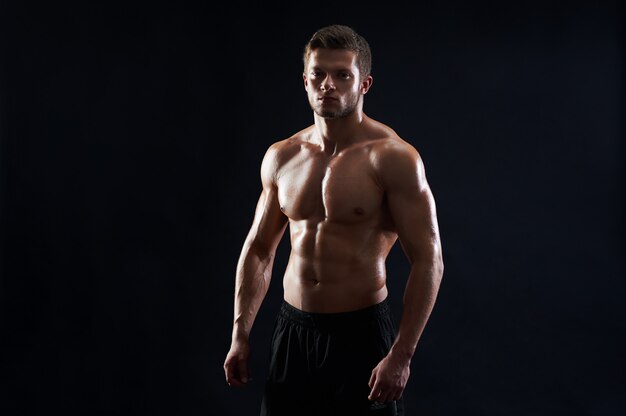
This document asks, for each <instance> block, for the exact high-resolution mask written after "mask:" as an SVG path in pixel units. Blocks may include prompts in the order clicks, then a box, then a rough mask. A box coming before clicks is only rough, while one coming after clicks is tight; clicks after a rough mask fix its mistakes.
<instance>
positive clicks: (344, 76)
mask: <svg viewBox="0 0 626 416" xmlns="http://www.w3.org/2000/svg"><path fill="white" fill-rule="evenodd" d="M341 78H343V79H348V78H350V74H346V73H343V74H341Z"/></svg>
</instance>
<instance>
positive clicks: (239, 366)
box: [224, 339, 250, 387]
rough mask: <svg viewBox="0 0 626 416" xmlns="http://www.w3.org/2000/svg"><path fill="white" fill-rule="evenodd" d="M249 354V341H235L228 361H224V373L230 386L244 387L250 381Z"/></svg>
mask: <svg viewBox="0 0 626 416" xmlns="http://www.w3.org/2000/svg"><path fill="white" fill-rule="evenodd" d="M249 354H250V346H249V344H248V341H247V340H243V339H236V340H233V342H232V344H231V345H230V351H228V355H227V356H226V361H224V372H225V373H226V382H227V383H228V385H229V386H235V387H243V386H245V385H246V383H247V382H248V380H250V378H249V374H248V355H249Z"/></svg>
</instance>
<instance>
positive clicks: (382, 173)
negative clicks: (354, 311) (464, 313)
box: [369, 144, 443, 402]
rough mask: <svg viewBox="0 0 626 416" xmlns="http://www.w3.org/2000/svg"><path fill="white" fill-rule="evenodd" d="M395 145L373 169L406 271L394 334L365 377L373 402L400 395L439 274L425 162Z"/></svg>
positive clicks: (436, 232) (437, 239) (410, 149)
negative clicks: (400, 308)
mask: <svg viewBox="0 0 626 416" xmlns="http://www.w3.org/2000/svg"><path fill="white" fill-rule="evenodd" d="M396 146H397V147H395V146H394V147H393V148H391V149H389V148H388V149H387V150H386V151H385V152H383V153H382V154H381V156H380V158H379V162H378V166H377V170H378V172H377V173H378V176H379V178H380V181H381V182H382V186H383V188H384V190H385V193H386V195H387V203H388V206H389V210H390V213H391V216H392V219H393V222H394V224H395V227H396V230H397V232H398V237H399V240H400V244H401V246H402V249H403V250H404V253H405V254H406V256H407V258H408V259H409V262H410V264H411V271H410V274H409V278H408V280H407V283H406V286H405V290H404V298H403V308H402V316H401V319H400V325H399V329H398V334H397V336H396V339H395V341H394V343H393V346H392V347H391V350H390V351H389V353H388V354H387V356H386V357H385V358H384V359H383V360H382V361H381V362H380V363H379V364H378V365H377V366H376V368H374V370H373V371H372V376H371V378H370V382H369V386H370V388H371V389H372V390H371V392H370V396H369V399H370V400H375V401H378V402H386V401H392V400H397V399H399V398H400V396H401V395H402V392H403V391H404V387H405V386H406V383H407V381H408V378H409V373H410V364H411V359H412V357H413V354H414V353H415V350H416V348H417V343H418V341H419V339H420V337H421V335H422V332H423V331H424V328H425V326H426V322H427V321H428V318H429V316H430V313H431V311H432V309H433V307H434V305H435V299H436V298H437V292H438V291H439V285H440V283H441V279H442V276H443V257H442V252H441V240H440V237H439V227H438V224H437V213H436V208H435V200H434V198H433V195H432V192H431V190H430V187H429V185H428V182H427V180H426V173H425V170H424V164H423V162H422V159H421V157H420V155H419V153H418V152H417V150H416V149H415V148H413V147H412V146H410V145H408V144H406V145H404V144H403V145H402V146H401V145H396ZM400 146H401V147H400Z"/></svg>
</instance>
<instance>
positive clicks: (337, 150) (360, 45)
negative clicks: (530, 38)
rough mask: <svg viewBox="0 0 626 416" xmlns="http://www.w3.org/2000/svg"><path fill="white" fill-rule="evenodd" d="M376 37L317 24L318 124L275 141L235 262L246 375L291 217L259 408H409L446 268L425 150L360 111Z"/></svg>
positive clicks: (312, 50) (238, 343)
mask: <svg viewBox="0 0 626 416" xmlns="http://www.w3.org/2000/svg"><path fill="white" fill-rule="evenodd" d="M370 68H371V53H370V49H369V45H368V43H367V41H366V40H365V39H364V38H363V37H361V36H360V35H358V34H357V33H355V32H354V31H353V30H352V29H351V28H349V27H347V26H341V25H332V26H328V27H325V28H322V29H320V30H318V31H317V32H316V33H315V34H314V35H313V36H312V38H311V40H310V41H309V42H308V43H307V45H306V47H305V52H304V73H303V79H304V88H305V90H306V92H307V95H308V100H309V104H310V106H311V109H312V110H313V113H314V114H313V116H314V121H315V123H314V124H313V125H311V126H309V127H307V128H305V129H303V130H302V131H299V132H298V133H296V134H294V135H293V136H291V137H289V138H286V139H284V140H281V141H277V142H275V143H273V144H272V145H271V146H269V148H268V149H267V151H266V153H265V155H264V157H263V161H262V163H261V182H262V188H263V189H262V192H261V195H260V198H259V200H258V203H257V206H256V211H255V215H254V220H253V223H252V226H251V228H250V231H249V233H248V235H247V238H246V240H245V243H244V244H243V249H242V251H241V255H240V258H239V261H238V264H237V271H236V285H235V299H234V322H233V333H232V343H231V347H230V351H229V352H228V355H227V357H226V360H225V362H224V371H225V374H226V381H227V382H228V384H229V385H231V386H243V385H245V384H246V383H247V382H248V379H249V373H248V368H247V360H248V356H249V354H250V352H249V343H248V339H249V334H250V330H251V328H252V324H253V322H254V320H255V317H256V316H257V313H258V311H259V308H260V306H261V303H262V301H263V299H264V298H265V295H266V293H267V290H268V286H269V284H270V279H271V276H272V266H273V263H274V256H275V253H276V248H277V246H278V244H279V242H280V240H281V238H282V236H283V234H284V231H285V229H286V228H287V225H289V229H290V242H291V253H290V256H289V261H288V264H287V267H286V270H285V274H284V276H283V287H284V300H283V302H282V306H281V310H280V313H279V316H278V317H277V318H276V322H275V327H274V332H273V337H272V345H271V357H270V364H269V365H270V371H269V376H268V379H267V380H266V388H265V393H264V396H263V403H262V409H261V415H273V416H277V415H281V416H282V415H290V416H304V415H324V416H327V415H334V414H342V415H343V414H347V415H366V414H367V415H369V414H380V415H383V414H384V415H400V414H402V397H401V395H402V392H403V390H404V388H405V385H406V383H407V380H408V377H409V371H410V370H409V367H410V363H411V358H412V357H413V354H414V353H415V350H416V346H417V343H418V341H419V338H420V336H421V334H422V332H423V330H424V327H425V326H426V322H427V320H428V317H429V315H430V313H431V311H432V309H433V306H434V303H435V299H436V297H437V292H438V290H439V285H440V282H441V279H442V275H443V260H442V252H441V242H440V239H439V229H438V225H437V217H436V210H435V201H434V199H433V195H432V193H431V190H430V188H429V185H428V183H427V181H426V175H425V171H424V165H423V163H422V160H421V158H420V155H419V153H418V152H417V150H416V149H415V148H414V147H413V146H412V145H411V144H409V143H408V142H406V141H404V140H402V139H401V138H400V137H398V135H397V134H396V132H395V131H394V130H392V129H391V128H390V127H388V126H386V125H384V124H382V123H380V122H378V121H375V120H373V119H371V118H369V117H368V116H367V115H365V114H364V113H363V96H364V95H365V94H366V93H367V91H368V90H369V89H370V87H371V86H372V76H371V75H370ZM398 238H399V240H400V243H401V246H402V248H403V250H404V253H405V254H406V257H407V258H408V261H409V262H410V265H411V269H410V274H409V276H408V280H407V283H406V287H405V290H404V295H403V309H402V316H401V319H400V324H399V326H398V330H397V331H396V329H395V326H394V323H393V320H392V318H391V314H390V310H389V307H388V304H387V294H388V292H387V286H386V284H385V280H386V271H385V261H386V257H387V255H388V253H389V251H390V250H391V248H392V246H393V245H394V243H395V242H396V240H397V239H398Z"/></svg>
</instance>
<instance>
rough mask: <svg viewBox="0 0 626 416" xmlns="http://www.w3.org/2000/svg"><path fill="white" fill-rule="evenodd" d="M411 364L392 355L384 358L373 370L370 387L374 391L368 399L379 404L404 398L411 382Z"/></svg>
mask: <svg viewBox="0 0 626 416" xmlns="http://www.w3.org/2000/svg"><path fill="white" fill-rule="evenodd" d="M410 364H411V362H410V361H409V360H406V359H402V358H400V357H397V356H394V355H392V354H391V353H390V354H388V355H387V356H386V357H385V358H383V359H382V360H381V361H380V362H379V363H378V365H377V366H376V367H375V368H374V369H373V370H372V376H371V377H370V381H369V383H368V385H369V386H370V388H371V389H372V390H371V392H370V395H369V396H368V399H370V400H371V401H377V402H390V401H394V400H398V399H399V398H400V397H401V396H402V392H403V391H404V387H405V386H406V382H407V381H408V380H409V374H410V372H411V370H410V368H409V367H410Z"/></svg>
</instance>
